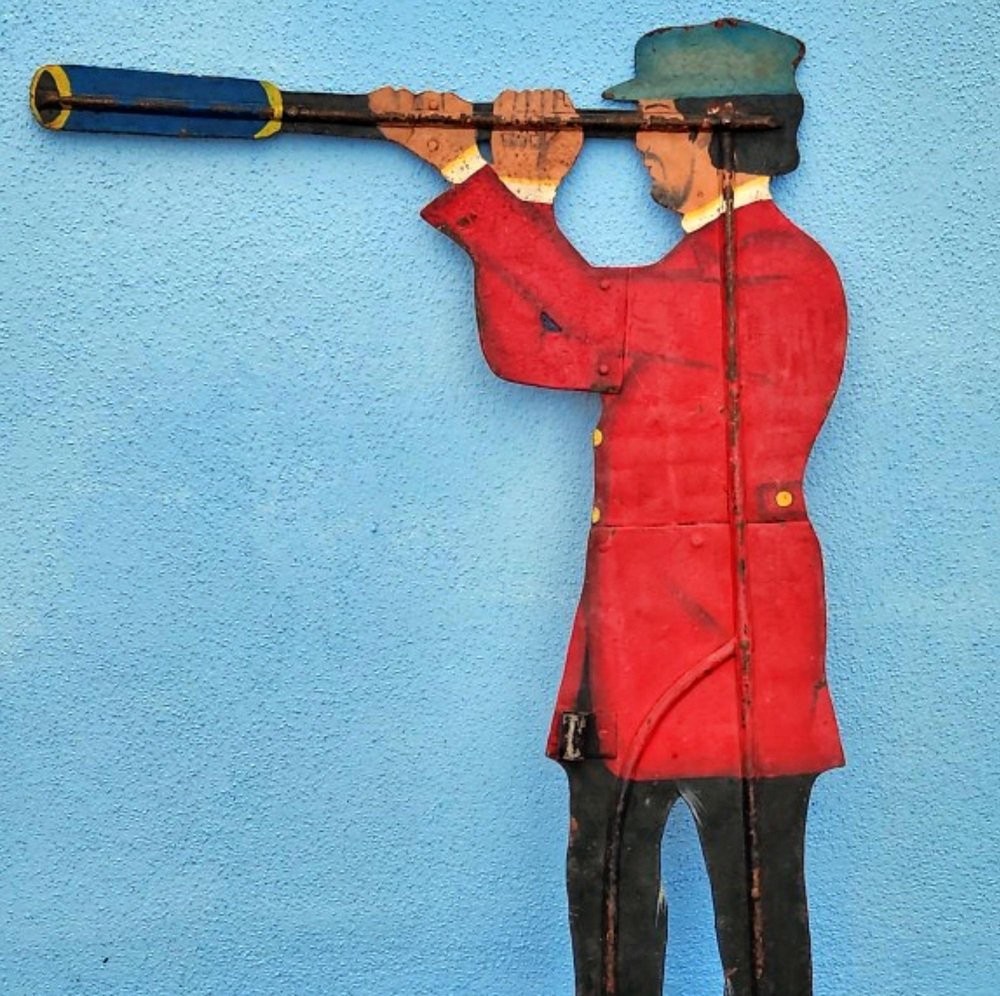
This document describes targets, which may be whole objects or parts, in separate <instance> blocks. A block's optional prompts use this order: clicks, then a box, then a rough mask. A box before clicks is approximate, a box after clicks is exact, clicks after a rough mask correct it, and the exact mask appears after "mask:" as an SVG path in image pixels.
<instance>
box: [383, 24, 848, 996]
mask: <svg viewBox="0 0 1000 996" xmlns="http://www.w3.org/2000/svg"><path fill="white" fill-rule="evenodd" d="M803 51H804V49H803V46H802V45H801V43H800V42H798V41H796V40H795V39H793V38H790V37H788V36H787V35H782V34H779V33H778V32H775V31H771V30H769V29H767V28H763V27H760V26H757V25H752V24H747V23H745V22H738V21H721V22H716V23H715V24H711V25H700V26H696V27H691V28H668V29H663V30H661V31H657V32H652V33H650V34H648V35H646V36H644V37H643V38H642V39H641V40H640V41H639V43H638V45H637V48H636V68H637V74H636V76H635V78H634V79H631V80H629V81H627V82H626V83H623V84H621V85H619V86H617V87H612V88H611V89H610V90H609V91H607V93H606V94H605V96H607V97H609V98H611V99H619V100H633V101H637V102H638V104H639V107H640V109H641V110H642V111H643V112H644V113H646V114H648V115H653V116H667V117H676V116H678V115H683V116H685V118H686V119H690V120H691V122H693V123H694V124H695V125H697V123H698V122H699V121H700V120H701V119H702V118H704V117H706V116H711V115H718V114H720V113H726V112H728V111H735V112H744V113H750V114H756V115H761V114H763V115H770V116H771V117H773V118H774V119H775V120H776V122H777V123H778V125H779V127H777V128H774V129H771V130H766V131H760V132H754V133H743V132H736V133H734V134H731V135H723V134H720V133H719V132H718V131H715V132H713V131H711V130H698V129H697V127H694V128H693V129H692V130H691V131H686V132H664V131H652V130H649V131H640V132H639V133H638V134H637V137H636V147H637V148H638V150H639V152H640V153H641V155H642V158H643V162H644V164H645V165H646V167H647V169H648V171H649V174H650V178H651V181H652V194H653V197H654V198H655V199H656V200H657V201H658V202H659V203H660V204H662V205H663V206H664V207H666V208H669V209H670V210H672V211H676V212H679V213H680V214H681V216H682V225H683V228H684V230H685V232H686V235H685V237H684V238H683V239H682V240H681V241H680V242H679V243H678V245H677V246H675V247H674V249H673V250H672V251H671V252H669V253H668V254H667V256H666V257H664V258H663V259H662V260H660V261H659V262H657V263H654V264H652V265H648V266H641V267H631V268H604V267H593V266H590V265H589V264H588V263H587V262H586V261H585V260H584V259H583V258H582V257H581V256H580V255H579V254H578V253H577V252H576V251H575V250H574V249H573V247H572V246H571V245H570V244H569V242H568V241H567V240H566V239H565V237H564V236H563V235H562V234H561V233H560V231H559V229H558V227H557V225H556V221H555V217H554V214H553V209H552V202H553V200H554V197H555V193H556V191H557V189H558V186H559V184H560V182H561V181H562V179H563V177H564V176H565V175H566V173H567V172H568V171H569V169H570V168H571V167H572V165H573V162H574V160H575V158H576V156H577V154H578V153H579V150H580V147H581V144H582V136H581V134H580V133H579V131H573V130H558V131H549V132H546V131H538V130H521V131H518V130H517V127H516V124H514V125H512V127H511V128H510V129H509V130H507V129H504V130H497V131H495V132H494V133H493V139H492V163H491V164H489V165H488V164H486V162H485V161H484V160H483V158H482V156H481V155H480V153H479V151H478V149H477V146H476V136H475V132H474V131H470V130H462V129H457V128H450V129H449V128H440V127H431V126H428V127H412V128H410V127H392V128H386V129H384V130H385V134H386V135H387V136H388V137H389V138H392V139H394V140H396V141H397V142H400V143H401V144H403V145H404V146H406V147H407V148H409V149H410V150H411V151H413V152H415V153H416V154H417V155H419V156H420V157H422V158H423V159H425V160H427V161H428V162H430V163H432V164H433V165H435V166H437V167H438V168H439V169H440V170H441V172H442V173H443V175H444V176H445V177H446V178H447V179H448V180H450V181H451V183H452V184H453V185H454V186H453V187H452V189H451V190H449V191H447V192H446V193H445V194H443V195H442V196H441V197H439V198H438V199H437V200H435V201H434V202H433V203H432V204H430V205H429V206H428V207H427V208H425V209H424V212H423V216H424V217H425V218H426V219H427V220H428V221H429V222H430V223H431V224H433V225H435V226H437V227H438V228H440V229H441V230H442V231H444V232H445V233H447V234H448V235H450V236H451V237H452V238H453V239H455V241H456V242H458V243H459V244H460V245H462V246H463V247H464V248H465V249H466V250H467V251H468V252H469V253H470V254H471V255H472V258H473V260H474V262H475V266H476V299H477V310H478V315H479V330H480V336H481V341H482V347H483V351H484V353H485V356H486V359H487V362H488V363H489V364H490V366H491V368H492V369H493V370H494V372H495V373H497V374H498V375H499V376H501V377H504V378H506V379H508V380H513V381H516V382H519V383H524V384H533V385H538V386H541V387H549V388H563V389H570V390H586V391H596V392H599V393H600V394H601V398H602V402H603V406H602V414H601V418H600V421H599V423H598V426H597V428H595V430H594V438H593V442H594V447H595V478H596V481H595V499H594V506H593V511H592V516H591V518H592V529H591V533H590V539H589V543H588V550H587V567H586V578H585V583H584V588H583V594H582V597H581V600H580V605H579V609H578V611H577V614H576V620H575V623H574V626H573V632H572V636H571V639H570V646H569V651H568V654H567V661H566V668H565V672H564V677H563V681H562V685H561V687H560V690H559V694H558V698H557V704H556V711H555V716H554V718H553V723H552V729H551V733H550V737H549V745H548V753H549V755H550V756H552V757H553V758H555V759H557V760H559V761H560V763H561V764H562V765H563V767H564V768H565V770H566V772H567V775H568V778H569V784H570V812H571V820H570V841H569V853H568V865H567V869H568V891H569V901H570V923H571V928H572V934H573V950H574V959H575V964H576V975H577V984H576V991H577V994H578V996H597V994H610V993H617V994H619V996H658V994H659V993H660V992H661V987H662V978H663V955H664V945H665V941H666V911H665V903H664V900H663V895H662V891H661V888H660V873H659V871H660V870H659V852H660V839H661V836H662V833H663V827H664V824H665V821H666V818H667V816H668V814H669V811H670V809H671V807H672V806H673V804H674V803H675V802H676V801H677V799H679V798H683V799H684V800H685V802H686V803H687V804H688V805H689V806H690V807H691V809H692V812H693V814H694V816H695V820H696V822H697V825H698V830H699V834H700V838H701V844H702V849H703V852H704V855H705V859H706V864H707V867H708V871H709V876H710V880H711V885H712V892H713V900H714V906H715V919H716V930H717V935H718V940H719V949H720V954H721V958H722V963H723V968H724V971H725V977H726V992H727V993H728V994H731V996H765V994H769V996H808V994H809V993H811V991H812V983H811V963H810V951H809V930H808V918H807V912H806V899H805V885H804V877H803V839H804V831H805V818H806V810H807V806H808V799H809V793H810V790H811V787H812V784H813V781H814V779H815V777H816V775H817V774H818V773H819V772H821V771H824V770H826V769H828V768H832V767H836V766H838V765H841V764H843V755H842V752H841V745H840V739H839V735H838V731H837V725H836V720H835V718H834V713H833V706H832V702H831V699H830V695H829V692H828V690H827V684H826V679H825V673H824V650H825V607H824V600H823V572H822V562H821V558H820V551H819V546H818V544H817V541H816V537H815V534H814V533H813V530H812V528H811V526H810V524H809V522H808V519H807V517H806V511H805V504H804V496H803V492H802V478H803V475H804V470H805V463H806V459H807V457H808V454H809V450H810V447H811V445H812V443H813V440H814V439H815V437H816V434H817V433H818V431H819V429H820V426H821V424H822V422H823V419H824V417H825V415H826V412H827V410H828V408H829V406H830V403H831V402H832V400H833V396H834V392H835V390H836V387H837V383H838V381H839V377H840V369H841V365H842V362H843V355H844V349H845V337H846V312H845V305H844V298H843V293H842V290H841V286H840V281H839V279H838V277H837V274H836V271H835V269H834V267H833V265H832V263H831V262H830V261H829V259H828V258H827V256H826V254H825V253H824V252H823V250H822V249H821V248H820V247H819V246H818V245H817V244H816V243H815V242H813V241H812V240H811V239H810V238H809V237H808V236H806V235H805V234H804V233H803V232H801V231H800V230H799V229H797V228H796V227H795V226H794V225H793V224H792V223H791V222H790V221H789V220H788V219H787V218H785V217H784V215H782V214H781V212H780V211H779V210H778V209H777V208H776V207H775V205H774V203H773V201H772V200H771V195H770V190H769V182H770V177H772V176H774V175H777V174H781V173H787V172H790V171H791V170H793V169H794V168H795V167H796V165H797V163H798V153H797V148H796V143H795V135H796V130H797V127H798V123H799V120H800V117H801V113H802V100H801V97H800V96H799V94H798V91H797V89H796V87H795V82H794V74H795V68H796V66H797V65H798V63H799V61H800V59H801V57H802V54H803ZM370 99H371V105H372V107H373V109H376V110H380V111H392V110H395V111H408V112H411V113H417V114H419V113H420V112H426V113H428V114H433V115H442V114H444V115H447V116H454V117H459V116H460V115H461V114H463V113H467V112H468V111H469V110H470V106H469V105H468V104H467V103H466V102H464V101H462V100H461V99H460V98H458V97H456V96H454V95H451V94H432V93H425V94H420V95H416V96H414V95H413V94H410V93H408V92H407V91H394V90H388V89H385V90H381V91H378V92H376V93H374V94H372V95H371V98H370ZM494 109H495V112H496V114H497V115H499V116H502V117H504V118H507V119H513V120H514V121H521V122H525V121H530V120H535V121H537V120H538V119H549V118H572V117H573V115H574V110H573V107H572V104H571V103H570V101H569V98H568V97H566V95H565V94H563V93H562V92H561V91H535V92H527V93H513V92H510V91H506V92H504V93H503V94H501V95H500V96H499V97H498V98H497V100H496V103H495V105H494ZM727 208H728V210H727Z"/></svg>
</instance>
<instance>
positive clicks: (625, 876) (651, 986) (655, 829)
mask: <svg viewBox="0 0 1000 996" xmlns="http://www.w3.org/2000/svg"><path fill="white" fill-rule="evenodd" d="M676 799H677V789H676V788H675V787H674V785H673V783H671V782H632V783H631V784H630V785H629V795H628V804H627V806H626V808H625V818H624V822H623V826H622V848H621V860H620V870H621V877H620V880H619V889H618V976H617V981H618V988H617V993H618V994H620V996H662V993H663V959H664V954H665V950H666V944H667V904H666V898H665V896H664V893H663V886H662V882H661V877H660V874H661V872H660V850H661V843H662V840H663V828H664V825H665V824H666V821H667V816H668V814H669V812H670V808H671V806H672V805H673V804H674V802H675V801H676Z"/></svg>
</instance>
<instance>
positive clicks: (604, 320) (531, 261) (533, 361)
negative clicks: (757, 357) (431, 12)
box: [370, 90, 627, 391]
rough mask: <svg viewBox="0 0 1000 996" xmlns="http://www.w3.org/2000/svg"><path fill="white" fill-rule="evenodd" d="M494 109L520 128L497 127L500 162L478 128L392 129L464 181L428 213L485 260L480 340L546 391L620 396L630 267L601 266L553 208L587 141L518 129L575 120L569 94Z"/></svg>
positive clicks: (418, 99)
mask: <svg viewBox="0 0 1000 996" xmlns="http://www.w3.org/2000/svg"><path fill="white" fill-rule="evenodd" d="M370 100H371V102H372V107H373V108H375V109H377V110H391V111H396V112H397V113H399V112H403V113H407V114H411V115H416V116H418V117H419V114H420V112H421V111H424V112H427V113H434V114H438V115H440V114H442V113H446V114H448V113H450V114H454V115H455V116H460V115H461V114H462V113H468V110H470V109H471V105H468V104H467V103H466V102H464V101H461V100H460V99H459V98H457V97H455V96H454V95H450V94H416V95H414V94H410V93H409V92H408V91H399V90H381V91H377V92H376V93H374V94H372V95H371V98H370ZM494 111H495V113H496V114H497V115H498V116H502V117H504V118H508V119H510V120H511V122H512V127H511V128H510V129H496V130H495V131H494V133H493V137H492V143H491V145H492V155H493V164H492V166H490V165H488V164H487V163H486V162H485V160H484V159H483V158H482V156H481V155H480V153H479V150H478V148H477V146H476V143H475V132H474V131H471V130H467V129H459V128H451V129H448V128H441V127H439V126H434V127H428V128H420V127H413V128H410V127H406V128H398V127H392V128H385V129H383V131H384V132H385V134H386V136H387V137H389V138H392V139H394V140H395V141H398V142H399V143H400V144H402V145H404V146H405V147H406V148H408V149H410V151H412V152H414V153H415V154H416V155H418V156H420V157H421V158H422V159H424V160H425V161H427V162H430V163H431V164H432V165H434V166H436V167H437V168H438V169H439V170H440V171H441V173H442V175H444V176H445V178H446V179H449V180H450V181H451V182H453V183H454V184H456V185H455V186H454V187H453V188H452V189H451V190H449V191H447V192H446V193H445V194H443V195H442V196H441V197H439V198H437V200H435V201H434V202H432V203H431V204H429V205H428V206H427V207H426V208H425V209H424V212H423V216H424V218H425V219H426V220H427V221H429V222H430V223H431V224H433V225H435V226H436V227H437V228H439V229H441V230H442V231H443V232H445V233H446V234H447V235H449V236H450V237H451V238H453V239H454V240H455V241H456V242H458V243H459V244H460V245H461V246H462V247H463V248H465V249H466V251H468V252H469V254H470V255H471V256H472V257H473V260H474V261H475V264H476V305H477V312H478V315H479V329H480V338H481V341H482V346H483V352H484V354H485V356H486V359H487V362H488V363H489V364H490V367H491V368H492V369H493V371H494V372H495V373H496V374H498V375H499V376H501V377H504V378H506V379H508V380H513V381H517V382H518V383H525V384H533V385H536V386H541V387H554V388H568V389H576V390H592V391H614V390H617V388H619V387H620V386H621V380H622V375H623V348H624V335H625V307H626V305H625V301H626V287H627V271H622V270H610V269H598V268H595V267H592V266H590V265H589V264H588V263H587V262H586V260H584V259H583V257H582V256H580V254H579V253H578V252H577V251H576V250H575V249H574V248H573V246H572V245H571V244H570V243H569V241H568V240H567V239H566V238H565V236H564V235H563V234H562V233H561V232H560V231H559V229H558V227H557V225H556V222H555V215H554V213H553V209H552V206H551V205H552V201H553V200H554V198H555V194H556V191H557V189H558V187H559V184H560V183H561V181H562V179H563V178H564V177H565V175H566V173H567V172H568V171H569V170H570V168H571V167H572V165H573V163H574V162H575V160H576V157H577V155H578V154H579V151H580V148H581V146H582V143H583V137H582V134H581V133H580V132H579V130H578V129H577V130H567V131H557V132H540V131H536V130H532V129H528V130H524V131H517V130H516V125H517V123H518V122H520V121H530V120H532V119H537V118H538V117H553V116H556V117H557V116H572V115H574V114H575V111H574V109H573V105H572V102H571V101H570V100H569V98H568V97H567V96H566V95H565V94H564V93H562V92H561V91H528V92H524V93H514V92H512V91H505V92H504V93H502V94H500V96H499V97H498V98H497V100H496V102H495V104H494Z"/></svg>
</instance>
